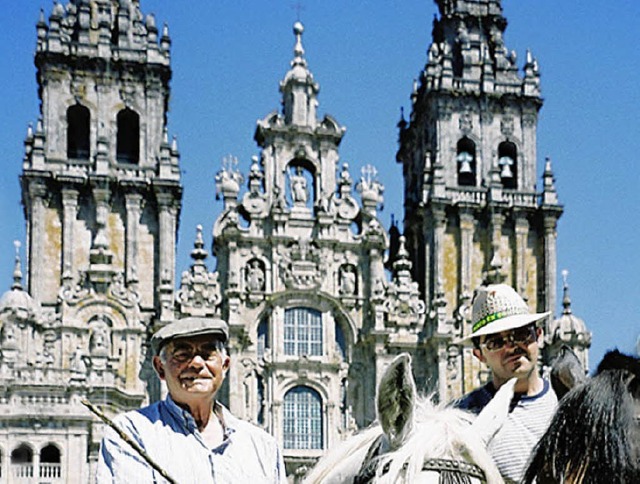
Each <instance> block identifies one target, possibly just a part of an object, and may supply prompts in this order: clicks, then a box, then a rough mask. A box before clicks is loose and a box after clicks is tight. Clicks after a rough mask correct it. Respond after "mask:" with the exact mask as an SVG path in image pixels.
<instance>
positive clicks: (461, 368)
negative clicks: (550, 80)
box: [397, 0, 563, 400]
mask: <svg viewBox="0 0 640 484" xmlns="http://www.w3.org/2000/svg"><path fill="white" fill-rule="evenodd" d="M436 3H437V5H438V8H439V14H440V15H439V17H437V18H435V19H434V22H433V42H432V43H431V45H430V46H429V49H428V59H427V63H426V65H425V67H424V69H423V70H422V72H421V73H420V76H419V79H418V80H417V81H416V82H415V84H414V90H413V93H412V94H411V101H412V108H411V115H410V118H409V120H408V121H406V120H404V119H402V120H401V121H400V124H399V128H400V147H399V150H398V153H397V160H398V162H399V163H401V164H402V167H403V176H404V181H405V194H404V197H405V220H404V227H405V236H406V239H407V245H408V249H409V252H410V253H411V254H412V257H413V263H414V275H415V277H416V279H417V281H418V283H419V285H420V290H421V292H422V294H423V295H424V298H425V302H426V304H427V311H428V321H427V325H426V332H425V337H426V339H425V341H426V342H425V345H426V346H425V353H426V358H427V362H426V367H427V368H433V371H432V372H431V374H430V375H427V376H428V377H429V379H430V381H431V382H432V384H433V386H434V389H436V390H438V392H439V395H440V397H441V399H443V400H449V399H451V398H454V397H457V396H459V395H460V394H462V393H463V392H465V391H468V390H470V389H471V388H472V387H474V386H476V385H478V384H479V383H480V381H479V380H482V379H483V378H486V376H487V374H486V372H484V371H483V369H482V368H481V367H480V366H478V365H479V363H477V362H476V361H475V359H474V358H473V356H472V354H471V348H470V347H469V346H459V345H456V344H454V343H455V340H456V339H457V338H458V337H460V336H462V335H464V334H467V333H468V332H469V331H470V317H471V314H470V302H471V298H472V295H473V290H474V288H476V287H477V286H479V285H480V284H481V283H482V282H483V281H485V280H487V281H497V280H500V281H504V282H506V283H508V284H510V285H512V286H513V287H514V288H515V289H516V290H517V291H518V292H519V293H520V294H521V295H522V296H523V297H524V298H525V299H526V301H527V302H528V304H529V307H530V309H531V311H537V312H541V311H546V310H551V311H553V310H554V308H555V305H556V295H555V291H556V272H557V269H556V224H557V221H558V218H559V217H560V215H561V214H562V211H563V208H562V206H561V205H560V204H559V203H558V198H557V196H556V190H555V186H554V177H553V173H552V169H551V162H550V160H548V159H547V161H546V163H545V166H544V172H543V174H542V185H541V187H538V186H537V184H536V179H537V169H538V168H537V166H538V164H537V153H536V128H537V123H538V111H539V110H540V108H541V107H542V98H541V97H540V74H539V70H538V63H537V61H536V60H535V59H534V57H533V56H532V55H531V53H530V52H527V54H526V56H525V58H524V62H523V66H522V70H521V69H520V68H519V66H518V60H517V57H516V53H515V52H514V51H509V50H508V48H507V46H506V45H505V42H504V38H503V35H504V32H505V29H506V27H507V21H506V19H505V17H504V16H503V15H502V5H501V2H500V0H455V1H452V0H438V1H437V2H436Z"/></svg>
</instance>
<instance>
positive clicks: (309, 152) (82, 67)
mask: <svg viewBox="0 0 640 484" xmlns="http://www.w3.org/2000/svg"><path fill="white" fill-rule="evenodd" d="M436 3H437V4H438V8H439V12H440V15H439V17H438V18H437V19H436V20H434V24H433V42H432V44H431V46H430V47H429V49H428V59H427V63H426V65H425V67H424V69H423V70H422V72H421V75H420V78H419V80H418V81H417V82H416V84H415V87H414V91H413V92H412V94H411V101H412V108H411V113H410V116H409V119H408V120H405V119H402V120H401V121H400V123H399V130H400V144H399V149H398V153H397V161H398V163H399V164H401V165H402V170H403V177H404V206H405V217H404V234H402V235H401V234H400V233H399V231H398V229H397V228H396V227H392V229H391V230H390V231H389V232H387V231H386V230H385V229H384V228H383V226H382V224H381V221H380V219H379V217H378V210H379V209H380V206H381V203H382V193H383V185H382V184H381V182H380V181H379V180H378V179H377V176H376V170H375V169H374V168H373V167H369V166H367V167H365V168H364V169H363V170H362V173H361V174H359V177H355V176H354V174H352V173H351V172H350V170H349V166H347V164H345V163H341V162H340V156H339V145H340V142H341V140H342V137H343V135H344V132H345V128H344V127H342V126H341V125H340V124H339V123H338V121H336V119H334V118H333V117H331V116H329V115H325V116H324V117H323V118H322V119H319V118H318V114H317V106H318V100H317V95H318V91H319V86H318V84H317V82H316V81H315V79H314V77H313V75H312V73H311V71H310V69H309V66H308V65H307V61H306V59H305V52H304V48H303V43H302V36H303V27H302V25H301V24H300V23H296V24H295V25H294V35H295V44H294V51H293V60H292V61H291V66H290V68H289V70H288V71H287V72H286V74H285V76H284V78H283V80H282V81H281V83H280V92H281V94H282V106H283V109H282V110H281V111H274V112H272V113H270V114H268V115H267V116H266V117H264V118H263V119H261V120H259V121H258V123H257V126H256V131H255V141H256V142H257V144H258V146H259V148H260V151H259V156H256V157H255V158H254V159H253V161H252V164H251V167H250V170H249V172H248V173H246V174H243V173H241V172H240V171H239V169H238V166H237V160H235V159H233V158H231V157H230V158H227V159H225V160H224V162H223V167H222V169H221V170H220V171H219V172H218V174H217V176H216V188H217V191H218V194H219V196H220V197H221V198H222V200H223V209H222V212H221V214H220V216H219V217H218V218H217V219H216V220H215V223H214V227H213V236H214V242H213V254H214V255H215V259H216V264H217V267H216V270H215V271H214V272H210V270H209V269H208V268H207V265H206V259H207V257H208V253H207V251H206V249H205V247H204V243H203V238H202V229H201V228H200V227H198V230H197V233H196V240H195V243H194V248H193V251H192V253H191V257H192V259H193V261H192V264H191V266H190V267H189V268H188V270H186V271H184V272H183V273H182V274H181V275H179V276H178V275H176V272H175V249H176V235H177V226H178V220H179V215H180V210H181V196H182V190H183V187H182V185H181V179H180V168H179V153H178V149H177V144H176V142H175V140H173V141H171V140H170V138H169V134H168V130H167V110H168V100H169V82H170V79H171V67H170V47H171V39H170V37H169V33H168V29H167V27H166V26H165V27H163V28H161V29H159V28H158V26H157V25H156V21H155V18H154V17H153V16H152V15H146V16H143V14H142V12H141V11H140V6H139V3H138V2H135V1H134V2H127V1H119V2H114V1H112V0H96V1H92V2H89V1H87V0H76V1H72V2H69V4H68V5H67V6H62V5H61V4H58V3H56V4H55V6H54V8H53V11H52V13H51V15H50V16H49V19H48V22H47V21H46V19H45V17H44V14H43V15H42V16H41V18H40V20H39V21H38V23H37V48H36V57H35V64H36V68H37V81H38V86H39V90H38V95H39V97H40V101H41V104H40V106H41V108H40V117H39V119H38V121H37V123H36V125H35V127H30V128H29V130H28V133H27V137H26V139H25V155H24V159H23V172H22V176H21V184H22V203H23V205H24V213H25V217H26V222H27V241H26V251H25V252H26V256H27V257H26V272H27V278H26V280H27V281H28V282H27V284H25V283H24V282H23V275H22V261H21V259H20V256H19V254H17V255H16V267H15V270H14V276H13V285H12V286H11V289H10V290H9V291H7V292H6V293H5V294H4V295H3V296H2V298H1V299H0V351H1V353H0V355H1V356H0V386H1V387H2V389H3V392H2V396H0V415H1V416H0V478H1V479H4V478H5V476H14V477H10V478H14V479H17V478H18V477H24V478H29V477H33V476H40V477H49V478H50V480H52V481H53V482H56V481H58V482H78V483H80V482H82V483H84V482H92V475H93V466H94V465H95V462H96V459H97V451H98V444H99V441H100V437H101V434H102V431H103V429H102V424H101V423H98V422H97V421H95V420H94V419H92V417H91V415H90V414H88V412H87V411H86V409H85V408H84V407H83V406H82V405H81V403H80V400H81V399H83V398H88V399H89V400H90V401H92V402H93V403H94V404H96V405H98V406H100V407H101V408H103V409H104V411H105V412H106V413H107V414H109V415H113V414H114V413H118V412H120V411H123V410H126V409H131V408H136V407H139V406H140V405H141V404H143V403H145V402H148V401H150V400H155V399H157V398H160V397H161V395H162V394H163V389H162V388H161V387H160V385H159V383H158V382H157V380H156V379H155V377H154V375H153V372H152V370H151V367H150V365H149V358H150V355H148V354H147V342H148V338H149V335H150V334H151V333H152V332H153V331H155V330H157V329H158V328H159V327H161V326H163V325H165V324H167V323H169V322H171V321H173V320H175V319H179V318H182V317H186V316H200V317H213V316H220V317H223V318H225V319H226V320H227V321H228V322H229V325H230V330H231V339H230V350H231V357H232V362H233V363H232V366H231V369H230V371H229V375H228V378H227V380H228V384H227V385H226V387H225V388H224V400H225V401H226V403H227V404H228V405H229V407H230V409H231V410H232V412H234V413H235V414H236V415H238V416H239V417H242V418H245V419H247V420H250V421H253V422H255V423H257V424H259V425H261V426H262V427H264V428H265V429H267V430H268V431H269V432H271V433H272V434H274V435H275V436H276V437H277V439H278V441H279V442H280V444H281V446H282V449H283V452H284V455H285V460H286V463H287V469H288V472H289V473H290V474H291V475H293V474H295V472H296V469H298V468H303V466H305V465H309V464H310V463H312V462H313V461H314V459H315V458H317V457H318V456H319V455H321V454H322V453H323V452H324V450H326V449H327V448H328V447H330V446H333V445H335V444H336V443H337V442H338V441H339V440H341V439H342V438H344V437H345V436H347V435H349V434H350V433H352V432H353V431H354V430H355V429H357V428H359V427H362V426H364V425H367V424H368V423H370V422H371V421H372V420H373V419H374V417H375V415H374V408H373V397H374V395H375V388H376V383H377V381H378V379H379V377H380V375H381V372H382V371H383V370H384V368H385V366H386V365H387V364H388V362H389V361H390V360H391V359H392V358H393V357H394V356H395V355H396V354H398V353H399V352H403V351H408V352H410V353H411V354H412V355H413V358H414V367H415V368H416V372H417V374H416V377H417V380H418V382H420V383H421V385H422V390H424V391H434V390H435V391H436V392H437V394H438V395H439V398H440V399H441V400H449V399H451V398H454V397H457V396H459V395H461V394H462V393H463V392H464V391H467V390H469V389H470V388H471V387H473V386H476V385H478V384H479V383H480V382H481V381H483V379H484V378H486V377H487V373H486V371H484V369H483V368H482V367H481V366H479V363H477V362H476V361H475V360H474V359H473V357H472V355H471V349H470V348H469V347H465V346H460V345H458V344H456V343H455V342H456V340H457V339H458V338H459V337H460V336H462V335H464V334H466V333H467V332H469V331H470V327H469V326H470V321H469V317H470V311H469V308H470V302H471V297H472V295H473V290H474V288H475V287H477V286H478V285H480V284H481V283H482V282H483V281H487V280H488V281H491V280H500V281H506V282H507V283H509V284H511V285H513V286H514V287H515V288H516V289H517V290H518V292H520V293H521V294H522V295H523V296H525V298H526V300H527V302H528V304H529V306H530V309H531V310H532V311H536V312H542V311H545V310H553V309H554V308H555V307H556V296H555V288H556V284H557V282H556V273H557V267H556V224H557V221H558V218H559V217H560V215H561V214H562V210H563V209H562V206H561V205H560V204H559V203H558V199H557V195H556V190H555V187H554V179H553V173H552V171H551V163H550V162H549V161H547V162H546V164H545V166H544V173H543V177H542V189H541V190H540V191H538V190H537V189H536V171H537V154H536V129H537V120H538V111H539V110H540V108H541V106H542V99H541V97H540V76H539V71H538V65H537V61H536V60H535V59H534V58H533V57H532V55H531V54H530V53H527V56H526V59H525V62H524V67H523V70H522V71H520V69H519V67H518V66H517V64H516V56H515V54H514V53H512V52H509V51H508V50H507V48H506V46H505V44H504V41H503V33H504V30H505V28H506V20H505V18H504V17H503V16H502V7H501V2H500V1H499V0H458V1H450V0H439V1H437V2H436ZM245 182H246V184H245ZM187 189H188V187H187ZM390 248H391V250H390ZM176 286H177V289H176ZM564 305H565V311H564V314H563V315H562V316H561V317H560V318H558V319H557V320H555V321H548V322H547V323H546V325H547V327H546V330H547V331H546V333H547V341H546V343H547V344H546V346H545V348H544V361H542V362H541V363H546V362H548V360H549V359H550V358H552V357H553V356H554V354H555V352H556V351H557V350H558V348H559V347H560V345H562V344H569V345H571V346H572V347H574V349H575V350H576V351H577V353H578V354H579V356H580V358H581V359H582V360H583V362H584V363H587V348H588V346H589V343H590V335H589V333H588V331H587V330H586V328H585V325H584V322H582V321H581V320H580V319H579V318H577V317H575V316H573V315H572V314H571V308H570V301H569V299H568V293H566V294H565V304H564ZM29 473H31V474H29Z"/></svg>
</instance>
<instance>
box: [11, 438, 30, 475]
mask: <svg viewBox="0 0 640 484" xmlns="http://www.w3.org/2000/svg"><path fill="white" fill-rule="evenodd" d="M11 469H12V474H13V475H14V477H17V478H19V479H20V478H28V477H29V478H32V477H33V450H32V449H31V447H29V446H28V445H27V444H20V446H19V447H16V448H15V449H13V451H12V452H11Z"/></svg>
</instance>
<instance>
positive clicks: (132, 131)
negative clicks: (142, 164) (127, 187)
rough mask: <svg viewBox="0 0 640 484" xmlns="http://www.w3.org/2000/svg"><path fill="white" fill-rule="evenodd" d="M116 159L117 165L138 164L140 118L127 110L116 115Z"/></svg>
mask: <svg viewBox="0 0 640 484" xmlns="http://www.w3.org/2000/svg"><path fill="white" fill-rule="evenodd" d="M117 121H118V139H117V142H116V159H117V160H118V162H119V163H138V161H139V160H140V116H138V113H136V112H135V111H132V110H131V109H129V108H126V109H123V110H122V111H120V112H119V113H118V119H117Z"/></svg>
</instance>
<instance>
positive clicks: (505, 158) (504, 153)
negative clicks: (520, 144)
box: [498, 141, 518, 188]
mask: <svg viewBox="0 0 640 484" xmlns="http://www.w3.org/2000/svg"><path fill="white" fill-rule="evenodd" d="M498 165H499V166H500V180H502V186H503V187H505V188H518V148H516V145H515V144H513V143H512V142H511V141H503V142H502V143H500V144H499V145H498Z"/></svg>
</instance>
